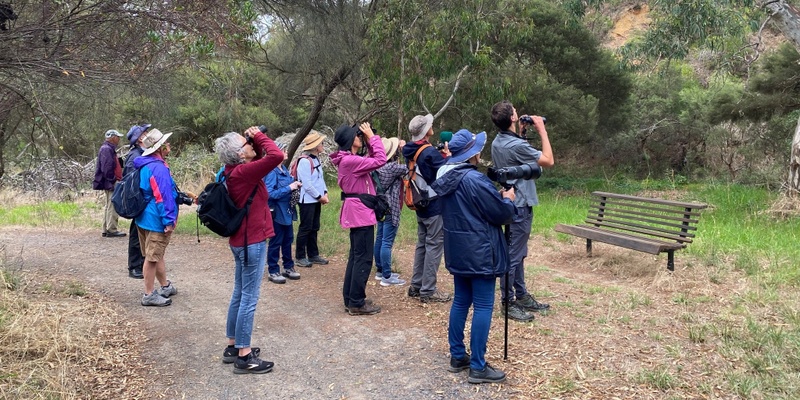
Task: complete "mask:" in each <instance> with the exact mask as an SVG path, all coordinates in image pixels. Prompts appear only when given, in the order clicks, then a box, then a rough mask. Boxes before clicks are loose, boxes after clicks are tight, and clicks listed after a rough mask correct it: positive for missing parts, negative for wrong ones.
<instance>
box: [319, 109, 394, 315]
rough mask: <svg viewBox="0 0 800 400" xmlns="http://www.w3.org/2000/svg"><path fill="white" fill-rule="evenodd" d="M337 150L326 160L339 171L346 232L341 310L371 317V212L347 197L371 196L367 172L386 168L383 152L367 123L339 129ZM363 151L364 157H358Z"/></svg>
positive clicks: (375, 310)
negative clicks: (347, 251) (369, 286)
mask: <svg viewBox="0 0 800 400" xmlns="http://www.w3.org/2000/svg"><path fill="white" fill-rule="evenodd" d="M334 140H335V141H336V144H338V145H339V150H337V151H336V152H334V153H332V154H331V155H330V160H331V162H332V163H333V165H335V166H336V167H337V168H338V170H339V176H338V178H337V182H338V183H339V187H340V188H342V197H343V202H342V212H341V214H340V215H339V224H340V225H341V226H342V228H343V229H350V253H349V255H348V257H347V268H346V269H345V273H344V285H343V287H342V295H343V297H344V306H345V308H346V309H347V312H348V313H350V315H372V314H377V313H379V312H380V311H381V308H380V307H378V306H377V305H375V304H373V303H372V302H371V301H368V300H367V293H366V288H367V281H368V280H369V276H370V272H371V270H372V257H373V255H374V253H373V249H374V246H375V224H376V223H377V222H378V221H377V219H376V218H375V212H374V211H373V210H372V209H370V208H368V207H367V206H366V205H364V203H363V202H362V201H361V199H359V198H358V197H350V196H348V195H356V194H362V193H366V194H372V195H375V194H376V192H375V183H374V182H373V181H372V177H371V175H370V172H372V171H375V170H377V169H378V168H380V167H381V166H383V165H384V164H386V152H385V150H384V148H383V143H381V138H380V137H379V136H378V135H376V134H375V132H373V131H372V126H371V125H370V124H369V123H368V122H364V123H362V124H361V125H360V126H359V127H357V128H356V127H351V126H341V127H339V129H337V130H336V134H335V136H334ZM364 147H366V154H365V155H364V156H360V155H358V153H359V151H360V150H362V148H364Z"/></svg>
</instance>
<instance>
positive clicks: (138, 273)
mask: <svg viewBox="0 0 800 400" xmlns="http://www.w3.org/2000/svg"><path fill="white" fill-rule="evenodd" d="M128 276H129V277H131V278H133V279H144V274H143V273H142V268H141V267H139V268H132V269H129V270H128Z"/></svg>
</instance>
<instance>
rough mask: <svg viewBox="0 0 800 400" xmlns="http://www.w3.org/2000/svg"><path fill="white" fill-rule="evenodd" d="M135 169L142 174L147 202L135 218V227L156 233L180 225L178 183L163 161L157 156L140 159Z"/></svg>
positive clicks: (135, 163)
mask: <svg viewBox="0 0 800 400" xmlns="http://www.w3.org/2000/svg"><path fill="white" fill-rule="evenodd" d="M133 166H134V167H135V168H136V169H138V170H139V174H141V175H140V176H139V178H140V180H141V182H140V183H139V188H141V189H142V192H143V193H144V198H145V200H147V207H145V208H144V211H143V212H142V213H141V214H139V215H138V216H137V217H136V225H137V226H139V227H140V228H142V229H146V230H148V231H153V232H161V233H163V232H164V229H165V228H166V227H168V226H170V225H177V223H178V205H177V204H176V203H175V197H176V196H177V195H178V191H177V188H176V186H175V181H174V180H173V179H172V174H171V173H170V171H169V167H168V166H167V163H166V162H164V159H163V158H161V157H160V156H157V155H155V154H151V155H149V156H142V157H137V158H136V159H134V160H133Z"/></svg>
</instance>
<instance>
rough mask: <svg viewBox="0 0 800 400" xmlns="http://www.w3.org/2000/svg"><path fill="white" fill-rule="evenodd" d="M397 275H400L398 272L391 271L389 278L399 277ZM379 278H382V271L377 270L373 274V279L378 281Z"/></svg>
mask: <svg viewBox="0 0 800 400" xmlns="http://www.w3.org/2000/svg"><path fill="white" fill-rule="evenodd" d="M399 277H400V274H398V273H396V272H392V276H391V277H390V278H399ZM381 279H383V273H381V272H378V273H377V274H375V280H376V281H379V280H381Z"/></svg>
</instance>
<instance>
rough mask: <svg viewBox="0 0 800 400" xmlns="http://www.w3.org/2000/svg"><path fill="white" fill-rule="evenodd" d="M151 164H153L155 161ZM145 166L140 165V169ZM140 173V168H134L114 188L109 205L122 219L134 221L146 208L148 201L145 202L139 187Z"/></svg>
mask: <svg viewBox="0 0 800 400" xmlns="http://www.w3.org/2000/svg"><path fill="white" fill-rule="evenodd" d="M151 162H155V160H154V161H151ZM147 164H150V163H147ZM147 164H144V165H142V167H144V166H145V165H147ZM140 172H141V167H139V168H134V169H133V170H131V171H129V172H128V174H127V175H125V176H124V177H123V178H122V180H121V181H120V182H119V183H118V184H117V185H116V186H114V193H113V194H112V195H111V204H113V205H114V210H116V211H117V214H118V215H119V216H120V217H122V218H127V219H134V218H136V217H137V216H139V214H141V213H142V211H144V209H145V207H147V203H148V201H147V200H145V198H144V193H143V192H142V189H141V187H140V186H139V185H140V184H141V179H142V178H141V174H140Z"/></svg>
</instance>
